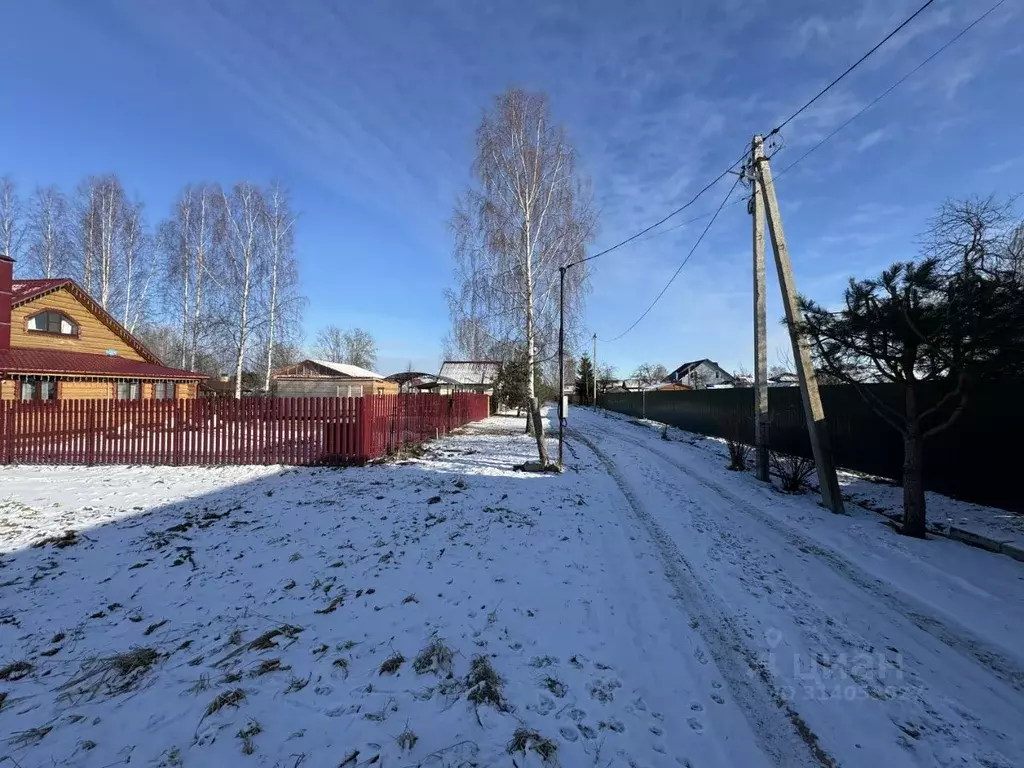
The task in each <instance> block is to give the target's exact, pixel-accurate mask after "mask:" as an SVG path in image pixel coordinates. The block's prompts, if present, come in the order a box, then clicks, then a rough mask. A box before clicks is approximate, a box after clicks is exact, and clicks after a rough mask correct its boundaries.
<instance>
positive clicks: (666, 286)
mask: <svg viewBox="0 0 1024 768" xmlns="http://www.w3.org/2000/svg"><path fill="white" fill-rule="evenodd" d="M727 173H728V171H727ZM739 183H740V177H739V176H737V177H736V180H735V181H733V183H732V186H731V187H729V191H728V192H727V193H726V195H725V197H724V198H723V199H722V202H721V203H720V204H719V206H718V210H716V211H715V213H714V215H713V216H712V217H711V221H709V222H708V224H707V226H706V227H704V231H703V232H701V233H700V237H698V238H697V242H695V243H694V244H693V247H692V248H690V252H689V253H687V254H686V258H684V259H683V261H682V263H680V265H679V267H678V268H677V269H676V271H675V272H674V273H673V274H672V277H671V278H669V281H668V282H667V283H665V287H664V288H662V289H661V293H659V294H658V295H657V296H656V297H655V298H654V301H652V302H651V305H650V306H649V307H647V309H645V310H644V311H643V314H641V315H640V317H638V318H637V319H636V320H635V321H633V324H632V325H631V326H629V328H627V329H626V330H624V331H623V332H622V333H620V334H619V335H618V336H616V337H615V338H614V339H602V341H604V342H605V343H610V342H613V341H618V340H619V339H621V338H622V337H623V336H625V335H626V334H627V333H629V332H630V331H632V330H633V329H634V328H636V327H637V325H639V324H640V321H641V320H643V319H644V318H645V317H647V315H648V314H649V313H650V311H651V310H652V309H654V305H655V304H657V303H658V302H659V301H661V297H662V296H664V295H665V292H666V291H667V290H668V289H669V286H671V285H672V283H673V282H675V279H676V278H677V277H679V273H680V272H682V271H683V267H685V266H686V262H688V261H689V260H690V257H691V256H693V254H694V251H696V250H697V246H699V245H700V244H701V241H702V240H703V239H704V236H705V235H707V233H708V230H710V229H711V226H712V225H713V224H714V223H715V219H717V218H718V214H720V213H721V212H722V209H723V208H725V204H726V203H727V202H729V198H730V197H732V193H733V191H734V190H735V189H736V185H737V184H739Z"/></svg>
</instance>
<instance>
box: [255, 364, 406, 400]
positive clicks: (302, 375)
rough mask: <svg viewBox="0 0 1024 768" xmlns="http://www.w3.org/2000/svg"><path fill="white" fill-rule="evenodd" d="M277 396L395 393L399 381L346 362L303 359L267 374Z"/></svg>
mask: <svg viewBox="0 0 1024 768" xmlns="http://www.w3.org/2000/svg"><path fill="white" fill-rule="evenodd" d="M270 380H271V381H272V382H273V383H274V389H275V392H276V394H277V396H278V397H362V396H363V395H394V394H398V390H399V385H398V384H397V383H396V382H394V381H388V380H387V379H385V378H384V377H383V376H381V375H380V374H379V373H374V372H373V371H369V370H367V369H366V368H360V367H359V366H357V365H349V364H348V363H335V362H331V361H330V360H303V361H302V362H299V363H295V364H294V365H286V366H284V367H282V368H278V369H277V370H276V371H273V372H272V373H271V374H270Z"/></svg>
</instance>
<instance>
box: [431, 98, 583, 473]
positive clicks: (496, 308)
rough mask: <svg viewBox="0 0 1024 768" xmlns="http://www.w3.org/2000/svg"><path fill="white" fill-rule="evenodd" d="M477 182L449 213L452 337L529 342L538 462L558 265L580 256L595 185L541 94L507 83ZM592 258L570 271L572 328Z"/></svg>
mask: <svg viewBox="0 0 1024 768" xmlns="http://www.w3.org/2000/svg"><path fill="white" fill-rule="evenodd" d="M473 173H474V175H475V177H476V182H477V184H476V185H475V186H474V187H473V188H472V189H470V190H469V191H468V192H467V193H466V194H465V195H464V196H463V197H462V198H461V199H460V200H459V201H458V203H457V205H456V209H455V212H454V215H453V217H452V222H451V226H452V230H453V233H454V236H455V260H456V266H457V271H458V274H457V279H458V281H459V285H458V290H456V291H452V292H450V293H449V304H450V307H451V308H452V310H453V311H452V315H453V317H452V320H453V328H452V334H453V337H454V338H453V341H454V342H455V344H457V345H459V346H467V347H468V346H472V347H474V348H479V347H480V346H481V344H482V342H483V338H482V337H485V336H486V337H487V342H486V343H487V344H488V345H489V346H491V347H497V348H502V347H504V348H505V349H506V350H508V351H511V350H513V349H515V348H516V346H517V345H521V346H522V347H523V348H524V349H525V352H526V368H527V370H528V371H529V375H528V376H527V382H526V386H527V396H528V397H529V399H530V401H531V404H532V407H531V414H530V419H529V421H528V428H529V427H530V426H532V428H533V431H534V433H535V435H536V438H537V450H538V453H539V456H540V460H541V463H543V464H546V463H547V449H546V447H545V444H544V435H543V429H542V428H541V420H540V411H539V409H538V408H537V407H535V406H536V400H535V399H536V390H535V381H536V379H537V377H538V376H537V374H538V368H539V365H540V364H541V363H543V362H544V361H545V360H549V359H551V358H553V357H554V355H555V349H556V345H557V336H558V306H559V268H560V267H561V266H562V265H564V264H567V263H569V262H571V261H575V260H577V259H579V258H581V257H582V255H583V252H584V247H585V246H586V244H587V242H588V241H589V240H590V238H591V236H592V234H593V230H594V222H595V217H594V213H593V208H592V202H591V195H590V192H589V187H588V185H587V183H586V182H585V180H584V179H583V177H582V175H581V174H580V172H579V171H578V169H577V167H576V153H575V150H574V149H573V147H572V145H571V144H570V142H569V140H568V138H567V137H566V135H565V131H564V129H563V128H562V127H561V126H558V125H557V124H554V123H552V121H551V119H550V117H549V115H548V102H547V98H546V97H545V96H544V95H542V94H537V93H529V92H527V91H524V90H521V89H516V88H513V89H510V90H508V91H506V92H505V93H503V94H501V95H500V96H498V97H497V98H496V99H495V102H494V105H493V108H492V109H491V110H490V111H489V112H488V113H487V114H485V116H484V118H483V120H482V122H481V123H480V126H479V128H478V129H477V134H476V160H475V161H474V164H473ZM586 286H587V270H586V265H579V266H577V267H575V268H573V269H571V270H569V272H568V273H567V276H566V296H565V298H566V301H565V306H566V325H567V328H568V330H569V336H570V338H571V337H572V336H573V335H574V334H575V332H576V330H577V328H578V323H579V319H580V317H581V313H582V307H583V299H584V296H585V292H586Z"/></svg>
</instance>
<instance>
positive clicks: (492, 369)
mask: <svg viewBox="0 0 1024 768" xmlns="http://www.w3.org/2000/svg"><path fill="white" fill-rule="evenodd" d="M500 373H501V362H500V361H498V360H445V361H444V363H442V364H441V370H440V371H438V374H437V378H438V379H439V380H440V381H442V382H445V383H448V382H450V384H448V386H450V388H451V390H452V391H455V392H479V393H480V394H484V395H493V394H494V387H495V384H496V383H497V381H498V375H499V374H500ZM442 386H444V385H442Z"/></svg>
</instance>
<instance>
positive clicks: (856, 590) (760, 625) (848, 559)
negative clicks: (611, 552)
mask: <svg viewBox="0 0 1024 768" xmlns="http://www.w3.org/2000/svg"><path fill="white" fill-rule="evenodd" d="M572 416H573V418H572V423H573V429H572V430H571V433H570V435H571V436H573V437H575V438H577V440H578V442H579V443H582V446H580V447H579V448H578V449H577V450H578V452H579V463H580V464H581V465H582V466H587V465H589V464H590V463H591V461H592V459H591V458H590V457H589V456H587V455H586V454H587V453H592V454H593V455H594V456H596V458H597V460H598V461H600V462H601V463H602V464H603V466H604V467H605V468H606V469H607V470H608V471H609V472H610V474H611V475H612V476H613V477H614V479H615V481H616V483H617V484H618V486H619V488H620V489H621V491H622V493H623V494H624V495H625V496H626V498H627V500H628V502H629V505H628V510H629V512H630V513H631V514H632V516H633V517H634V518H635V519H636V520H638V521H639V522H640V524H641V525H642V526H643V528H645V529H646V531H647V533H648V536H649V537H650V539H651V540H652V541H653V542H654V544H655V547H656V549H657V553H658V559H659V564H660V566H661V568H662V570H663V572H664V574H665V576H666V578H667V580H668V581H669V582H670V583H674V584H678V585H679V587H678V596H679V601H680V602H681V603H682V604H683V605H684V606H686V608H687V610H688V611H690V612H691V613H699V612H701V611H706V612H707V613H709V614H710V616H709V618H711V619H712V621H711V623H704V624H701V625H698V626H697V627H696V628H697V631H698V632H700V633H701V635H702V637H703V638H704V640H705V642H706V643H707V644H708V646H709V647H710V649H711V653H712V656H713V660H714V662H715V664H716V665H717V666H718V668H719V669H720V670H721V671H722V673H723V675H724V676H726V677H727V678H731V679H730V683H731V685H730V688H731V689H732V690H733V692H734V695H735V696H736V697H737V700H738V701H739V702H741V704H743V705H745V709H746V714H747V715H748V717H749V718H751V719H752V721H755V720H756V718H757V717H758V713H759V712H763V709H761V706H762V705H763V701H759V700H758V698H757V696H756V694H753V695H752V694H751V689H752V688H754V687H755V685H754V684H753V683H754V682H756V683H760V684H761V685H762V686H763V688H764V691H765V693H766V695H768V696H770V697H771V698H773V699H775V700H776V701H778V702H783V701H784V702H785V704H783V705H782V706H781V710H782V711H783V712H785V714H786V716H787V718H788V719H789V720H790V722H791V724H792V725H793V727H794V728H795V729H796V730H797V732H799V733H800V734H802V735H803V736H804V737H805V741H806V742H807V747H806V748H805V749H804V750H803V752H804V753H805V757H808V758H810V759H814V760H817V761H818V762H821V763H823V764H829V763H830V762H831V761H835V762H836V763H839V764H842V765H865V766H867V765H885V766H895V765H965V764H966V765H986V766H1011V765H1022V764H1024V741H1022V728H1021V724H1022V723H1024V694H1022V691H1024V658H1022V650H1024V647H1022V644H1021V641H1020V638H1021V637H1024V569H1022V568H1021V566H1020V564H1019V563H1016V562H1014V561H1010V560H1008V559H1007V558H1001V557H997V556H993V555H990V554H988V553H985V552H980V551H977V550H972V549H970V548H967V547H965V546H963V545H960V544H957V543H954V542H949V541H944V540H935V541H929V542H916V541H908V540H905V539H902V538H900V537H897V536H896V535H895V534H894V533H892V532H891V531H889V529H887V528H885V527H883V526H882V525H880V524H879V522H878V518H877V517H874V516H873V515H872V513H867V512H864V511H863V510H858V509H857V508H853V510H852V511H853V514H852V515H851V516H848V517H840V518H836V517H832V516H830V515H829V514H828V513H827V512H826V511H825V510H823V509H822V508H820V507H818V506H817V505H816V504H815V503H814V499H813V498H812V497H811V496H809V495H808V496H800V497H789V496H784V495H782V494H779V493H778V492H776V491H774V490H772V489H768V488H766V487H764V486H763V485H761V484H759V483H758V482H757V481H756V480H754V479H753V477H752V476H751V475H749V474H737V473H731V472H729V471H727V470H726V469H725V466H726V464H727V461H726V460H725V459H724V457H723V456H722V454H721V452H719V451H716V450H713V448H714V446H715V444H714V442H713V441H708V440H700V439H694V438H693V437H692V436H690V437H687V436H685V433H680V432H678V431H673V433H672V434H671V435H670V437H671V438H672V439H671V440H669V441H665V440H662V439H661V438H660V436H659V433H658V432H657V431H654V430H652V429H650V428H648V427H645V426H642V425H637V424H634V423H631V422H630V421H628V420H625V419H622V418H618V417H614V416H612V417H610V416H606V415H601V414H594V413H592V412H589V411H587V410H584V409H577V410H575V411H574V412H573V414H572ZM691 442H692V443H693V444H690V443H691ZM709 447H711V448H712V450H708V448H709ZM737 636H738V641H737V640H736V638H737ZM737 655H739V656H741V657H744V658H746V659H748V660H750V661H751V662H753V663H754V664H755V665H756V667H757V669H758V674H757V675H753V676H747V675H746V674H745V673H746V672H747V670H746V669H743V670H740V669H736V668H734V666H733V665H735V664H736V656H737ZM744 677H746V679H747V681H748V682H747V683H746V684H744V683H743V682H742V679H743V678H744ZM751 681H753V682H751ZM795 759H796V758H795V756H794V755H792V754H790V755H789V756H788V758H787V760H786V761H784V764H791V763H792V762H793V761H795Z"/></svg>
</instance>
